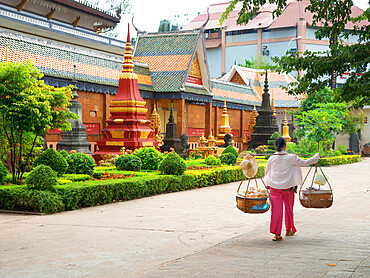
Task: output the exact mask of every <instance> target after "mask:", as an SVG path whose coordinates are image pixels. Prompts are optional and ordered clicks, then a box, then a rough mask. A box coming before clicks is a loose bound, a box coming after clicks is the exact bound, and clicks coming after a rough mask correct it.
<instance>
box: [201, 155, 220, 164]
mask: <svg viewBox="0 0 370 278" xmlns="http://www.w3.org/2000/svg"><path fill="white" fill-rule="evenodd" d="M204 162H205V163H206V164H207V165H220V163H221V162H220V160H219V159H217V158H216V157H214V156H213V155H209V156H207V157H206V159H205V160H204Z"/></svg>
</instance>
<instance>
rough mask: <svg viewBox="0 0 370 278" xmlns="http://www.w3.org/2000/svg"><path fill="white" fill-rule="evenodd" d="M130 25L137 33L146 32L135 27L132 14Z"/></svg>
mask: <svg viewBox="0 0 370 278" xmlns="http://www.w3.org/2000/svg"><path fill="white" fill-rule="evenodd" d="M131 21H132V26H134V29H135V30H136V32H137V33H138V34H144V33H146V31H145V30H140V29H138V28H136V26H135V24H134V14H132V20H131Z"/></svg>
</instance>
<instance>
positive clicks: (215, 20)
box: [184, 2, 275, 32]
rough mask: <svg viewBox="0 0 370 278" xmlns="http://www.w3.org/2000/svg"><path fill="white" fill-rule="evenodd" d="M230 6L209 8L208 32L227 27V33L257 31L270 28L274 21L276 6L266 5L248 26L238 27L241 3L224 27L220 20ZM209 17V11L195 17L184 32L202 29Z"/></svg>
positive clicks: (216, 5)
mask: <svg viewBox="0 0 370 278" xmlns="http://www.w3.org/2000/svg"><path fill="white" fill-rule="evenodd" d="M229 4H230V2H227V3H219V4H212V5H210V6H209V13H210V19H209V21H208V23H207V25H206V27H205V29H206V30H208V29H218V28H221V27H225V26H227V31H228V32H230V31H236V30H245V29H255V28H266V27H268V26H269V25H270V24H271V23H272V21H273V19H272V11H273V10H274V8H275V5H272V4H266V5H264V6H262V7H261V9H260V10H259V13H258V14H257V15H256V16H255V17H254V18H253V19H252V20H250V21H249V22H248V24H243V25H238V24H237V23H236V20H237V19H238V17H239V15H238V13H239V11H240V9H241V7H242V4H241V3H240V2H239V3H237V4H236V6H235V10H234V11H232V12H231V13H230V14H229V16H228V18H227V19H226V20H225V21H224V22H223V24H222V25H220V24H219V21H220V18H221V16H222V13H223V12H224V11H225V10H226V7H227V6H228V5H229ZM207 18H208V15H207V11H206V10H205V11H203V12H202V13H200V14H199V15H198V16H197V17H195V18H194V19H193V20H192V21H191V22H190V23H189V24H187V25H186V26H185V27H184V30H192V29H195V28H200V27H201V26H202V25H203V24H204V23H205V22H206V20H207Z"/></svg>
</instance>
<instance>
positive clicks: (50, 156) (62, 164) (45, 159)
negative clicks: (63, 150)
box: [33, 149, 68, 176]
mask: <svg viewBox="0 0 370 278" xmlns="http://www.w3.org/2000/svg"><path fill="white" fill-rule="evenodd" d="M41 164H43V165H47V166H50V168H51V169H53V170H54V171H55V172H56V173H57V174H58V176H62V175H63V174H64V173H65V172H66V171H67V169H68V163H67V161H66V159H65V158H64V157H63V156H62V155H61V154H60V153H58V152H57V151H56V150H54V149H47V150H46V151H43V152H42V153H41V154H40V155H39V156H37V157H36V159H35V161H34V162H33V167H37V166H39V165H41Z"/></svg>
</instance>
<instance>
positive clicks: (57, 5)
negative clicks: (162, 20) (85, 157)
mask: <svg viewBox="0 0 370 278" xmlns="http://www.w3.org/2000/svg"><path fill="white" fill-rule="evenodd" d="M119 21H120V19H119V17H118V16H116V15H114V14H111V13H108V12H105V11H102V10H100V9H98V8H95V7H92V6H91V5H89V4H84V3H82V2H80V1H73V0H58V1H50V0H38V1H21V0H19V1H14V0H0V60H1V61H5V48H6V45H8V60H9V61H12V62H22V61H27V60H32V61H33V63H34V65H35V66H36V67H37V68H38V69H39V70H40V71H41V72H42V73H43V74H44V77H43V80H44V81H45V83H47V84H49V85H53V86H56V87H63V86H67V85H69V84H72V80H73V76H74V66H76V81H77V87H78V91H77V94H78V95H79V98H78V100H79V102H81V104H82V121H83V124H84V125H85V127H86V132H87V133H88V136H87V140H88V141H89V142H90V143H91V151H92V152H94V151H95V150H96V147H95V145H96V141H97V140H99V139H100V138H101V130H102V129H103V128H104V127H105V120H106V119H108V118H109V116H110V114H109V111H108V109H107V107H108V105H109V103H110V101H111V99H113V97H114V95H115V94H116V92H117V86H118V76H119V72H120V71H121V69H122V63H123V54H124V46H125V42H122V41H119V40H116V39H114V38H110V37H106V36H103V35H102V34H101V33H100V32H101V31H102V30H104V29H105V28H113V27H115V26H116V25H117V23H118V22H119ZM60 140H61V135H60V131H59V130H51V131H49V134H48V135H47V143H48V147H52V148H56V145H57V143H58V142H59V141H60Z"/></svg>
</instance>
